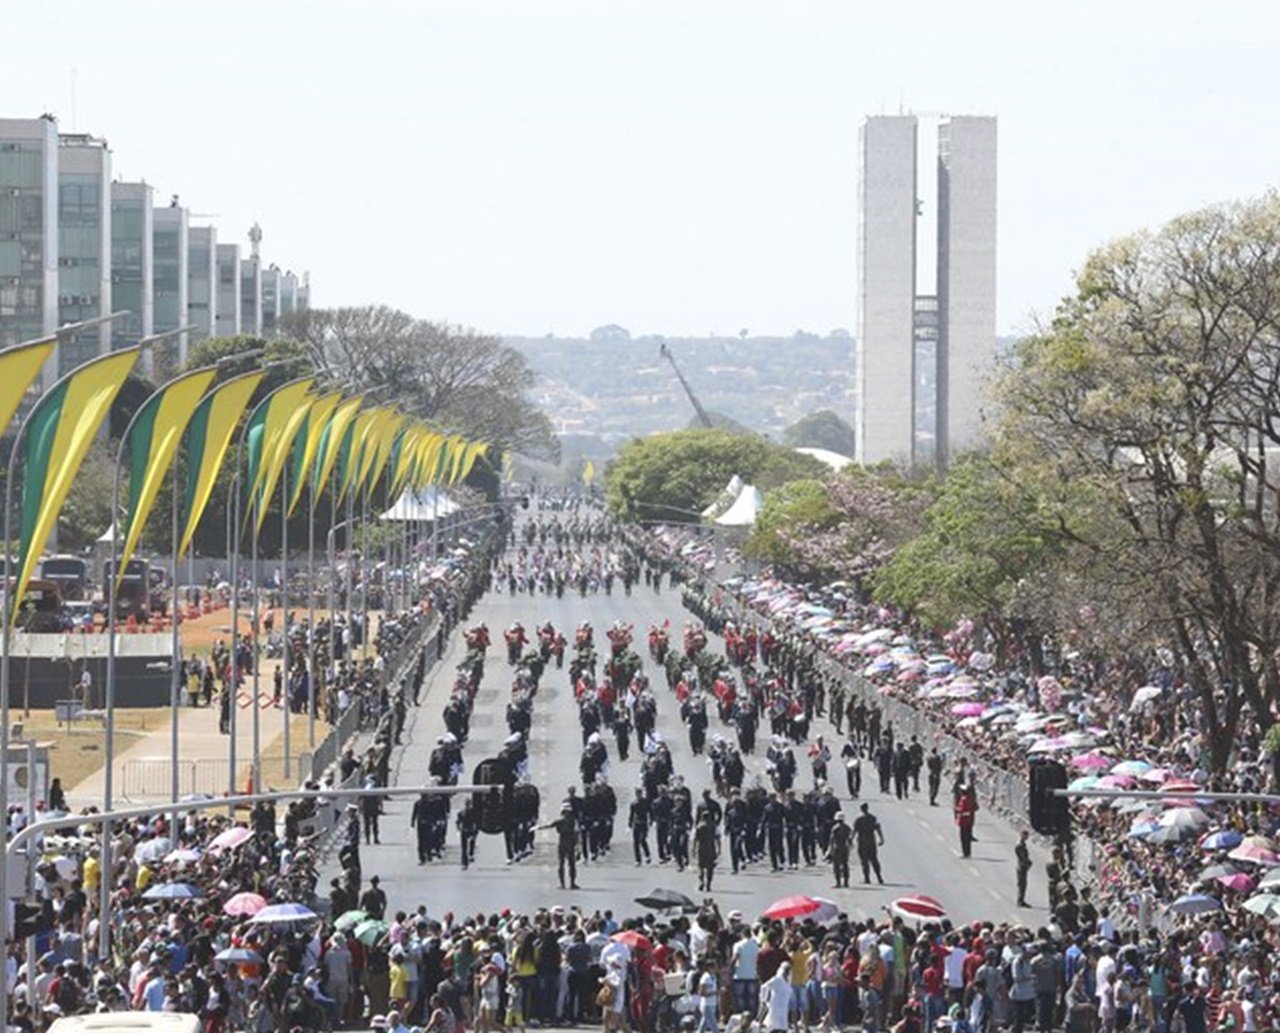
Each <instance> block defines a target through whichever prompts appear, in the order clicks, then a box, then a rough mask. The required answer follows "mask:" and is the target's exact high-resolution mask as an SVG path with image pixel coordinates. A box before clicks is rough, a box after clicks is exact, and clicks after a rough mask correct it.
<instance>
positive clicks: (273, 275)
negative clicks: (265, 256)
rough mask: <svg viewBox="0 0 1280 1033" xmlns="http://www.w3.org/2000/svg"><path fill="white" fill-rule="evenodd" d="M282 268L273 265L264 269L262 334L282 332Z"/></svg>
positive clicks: (268, 335) (273, 335) (274, 334)
mask: <svg viewBox="0 0 1280 1033" xmlns="http://www.w3.org/2000/svg"><path fill="white" fill-rule="evenodd" d="M280 276H281V274H280V270H279V268H278V267H276V266H274V265H271V266H268V267H267V268H266V269H263V270H262V336H263V337H275V336H276V334H278V333H279V332H280Z"/></svg>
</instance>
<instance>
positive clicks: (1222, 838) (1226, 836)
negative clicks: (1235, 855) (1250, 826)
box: [1200, 829, 1244, 850]
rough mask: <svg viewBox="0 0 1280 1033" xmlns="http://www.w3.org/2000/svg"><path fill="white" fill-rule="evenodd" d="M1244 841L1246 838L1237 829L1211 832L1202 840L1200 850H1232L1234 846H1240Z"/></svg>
mask: <svg viewBox="0 0 1280 1033" xmlns="http://www.w3.org/2000/svg"><path fill="white" fill-rule="evenodd" d="M1243 839H1244V836H1242V835H1241V834H1240V833H1239V832H1237V831H1236V830H1235V829H1219V830H1218V831H1217V832H1210V833H1209V834H1208V835H1207V836H1205V837H1204V839H1202V840H1200V849H1201V850H1230V849H1231V848H1232V847H1234V846H1239V845H1240V842H1241V840H1243Z"/></svg>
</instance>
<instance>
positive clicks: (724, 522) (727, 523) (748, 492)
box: [716, 484, 764, 527]
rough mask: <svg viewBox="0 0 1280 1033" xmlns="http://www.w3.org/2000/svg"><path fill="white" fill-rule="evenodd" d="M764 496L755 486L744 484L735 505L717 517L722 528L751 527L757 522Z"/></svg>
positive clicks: (734, 501) (734, 502) (717, 521)
mask: <svg viewBox="0 0 1280 1033" xmlns="http://www.w3.org/2000/svg"><path fill="white" fill-rule="evenodd" d="M763 505H764V496H763V495H761V494H760V490H759V489H758V488H757V487H756V486H755V485H754V484H744V485H743V486H742V490H741V491H740V492H738V497H737V498H736V499H734V500H733V505H732V506H730V507H729V508H728V509H726V510H725V511H724V512H723V513H721V514H720V515H719V516H718V517H716V523H717V524H719V525H720V526H721V527H750V526H751V525H752V524H754V523H755V522H756V516H757V515H759V513H760V507H761V506H763Z"/></svg>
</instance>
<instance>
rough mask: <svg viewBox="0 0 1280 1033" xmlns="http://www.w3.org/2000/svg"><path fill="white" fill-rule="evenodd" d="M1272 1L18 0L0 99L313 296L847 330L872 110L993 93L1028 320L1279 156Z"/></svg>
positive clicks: (1003, 315)
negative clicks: (1127, 241) (1112, 241)
mask: <svg viewBox="0 0 1280 1033" xmlns="http://www.w3.org/2000/svg"><path fill="white" fill-rule="evenodd" d="M1278 29H1280V8H1278V7H1276V5H1275V4H1274V3H1267V2H1244V3H1235V4H1231V5H1226V6H1219V5H1213V4H1205V3H1203V2H1199V3H1190V2H1184V0H1172V2H1162V3H1155V2H1131V0H1119V2H1117V0H1109V2H1105V3H1103V2H1095V0H1072V2H1070V3H1058V4H1055V5H1052V6H1051V5H1049V4H1027V3H981V2H973V3H967V4H957V3H955V2H954V0H949V2H942V3H932V2H930V3H906V2H903V3H896V4H886V3H875V2H871V0H866V2H855V0H844V2H835V0H812V2H804V0H790V2H781V0H780V2H776V3H762V2H754V0H724V2H721V0H675V2H669V0H644V2H611V0H578V2H574V0H503V2H498V0H492V2H485V0H456V2H430V0H404V2H390V0H362V2H354V0H311V2H306V0H272V2H270V3H260V2H253V0H224V2H222V3H218V4H209V3H196V2H187V0H178V2H175V0H165V2H143V0H111V2H102V0H81V2H74V3H73V2H65V0H6V2H5V4H4V9H3V14H2V15H0V55H2V57H0V114H3V115H5V116H9V117H27V116H35V115H38V114H40V113H41V112H43V111H52V112H54V113H55V114H57V115H58V116H59V118H60V123H61V126H62V128H63V130H64V131H71V130H75V131H79V132H92V133H95V134H99V135H103V136H106V137H107V139H108V140H109V141H110V143H111V146H112V149H113V151H114V162H115V169H116V173H117V175H118V176H120V177H123V178H139V177H142V178H145V179H146V180H147V181H148V182H150V183H152V184H154V185H155V186H156V189H157V198H158V199H159V200H160V201H161V202H165V201H167V199H168V196H169V195H170V194H171V193H178V194H180V195H181V197H182V201H183V203H184V204H186V205H188V206H189V207H191V208H192V210H193V211H196V212H208V213H218V218H216V219H215V220H213V221H214V222H216V223H217V225H218V228H219V234H220V236H221V238H222V239H223V240H226V239H227V238H228V237H234V239H236V240H240V241H242V242H243V241H244V238H245V232H246V230H247V229H248V227H249V225H250V224H251V223H252V222H253V221H254V220H258V221H259V222H261V224H262V227H263V231H264V241H263V253H264V257H265V259H266V260H267V261H275V262H278V263H279V264H280V265H282V266H285V267H289V268H293V269H295V270H301V269H309V270H310V271H311V273H312V276H313V281H314V300H315V303H316V304H318V305H326V306H327V305H338V304H358V303H364V302H386V303H388V304H392V305H395V306H398V307H401V308H404V309H406V310H408V311H411V312H414V313H415V314H418V315H422V316H427V317H431V318H436V319H447V320H450V321H453V322H459V323H466V324H470V325H473V326H476V327H478V328H480V329H483V330H488V331H495V332H508V333H527V334H542V333H546V332H555V333H557V334H560V335H571V334H576V333H585V332H586V331H588V330H590V329H591V328H592V327H594V326H597V325H600V324H602V323H608V322H616V323H620V324H622V325H623V326H626V327H628V328H629V329H630V330H631V331H632V332H633V333H644V332H654V333H670V334H678V333H690V334H702V333H709V332H719V333H736V332H737V330H738V329H739V328H740V327H745V328H748V329H750V330H751V331H752V332H754V333H790V332H791V331H793V330H795V329H797V328H800V327H803V328H805V329H808V330H812V331H817V332H825V331H827V330H829V329H831V328H832V327H836V326H844V327H847V328H849V329H851V330H852V329H853V328H854V325H855V311H854V305H855V293H854V251H855V240H854V235H855V231H856V225H857V222H856V219H857V213H856V208H855V184H856V179H857V128H858V124H859V122H860V120H861V118H862V117H863V116H864V115H866V114H877V113H890V114H892V113H896V112H897V111H898V110H899V109H900V108H905V109H907V110H915V111H918V112H947V113H954V114H995V115H998V116H999V118H1000V129H999V133H1000V165H999V176H1000V186H999V206H1000V208H999V217H1000V229H999V313H998V320H997V326H998V329H999V330H1000V332H1001V333H1009V332H1016V331H1019V330H1025V329H1027V328H1028V327H1029V326H1030V320H1031V318H1032V316H1033V314H1039V315H1041V316H1044V315H1047V314H1048V313H1050V312H1051V311H1052V309H1053V306H1054V304H1055V303H1056V301H1057V299H1058V298H1059V297H1061V296H1062V295H1063V294H1065V293H1067V292H1068V291H1069V289H1070V286H1071V275H1072V270H1074V269H1076V268H1078V267H1079V265H1080V264H1081V262H1082V260H1083V257H1084V256H1085V254H1086V253H1087V252H1088V251H1089V250H1090V249H1091V248H1092V247H1094V246H1096V245H1098V244H1100V243H1101V242H1103V241H1105V240H1107V239H1109V238H1111V237H1114V236H1116V235H1119V234H1121V233H1125V232H1128V231H1130V230H1133V229H1137V228H1142V227H1154V226H1156V225H1158V224H1159V223H1161V222H1163V221H1164V220H1166V219H1167V218H1169V217H1171V216H1173V215H1176V214H1178V213H1180V212H1183V211H1187V210H1190V209H1193V208H1196V207H1198V206H1200V205H1203V204H1206V203H1212V202H1217V201H1223V200H1231V199H1237V198H1243V197H1247V196H1252V195H1256V194H1259V193H1261V192H1263V191H1264V190H1266V189H1268V188H1269V187H1270V186H1271V185H1272V184H1274V183H1275V182H1276V180H1277V178H1280V133H1277V132H1276V127H1277V115H1276V108H1275V100H1276V91H1275V85H1274V80H1273V78H1272V76H1273V75H1274V69H1275V66H1276V61H1277V59H1276V54H1275V45H1276V42H1277V38H1278V35H1280V34H1278V32H1277V30H1278ZM73 83H74V86H73ZM73 95H74V98H75V100H74V119H73V101H72V98H73ZM927 144H929V145H931V144H932V140H922V151H921V153H922V158H923V156H924V154H925V153H926V151H925V149H924V147H925V145H927ZM929 200H930V202H931V200H932V199H931V198H930V199H929Z"/></svg>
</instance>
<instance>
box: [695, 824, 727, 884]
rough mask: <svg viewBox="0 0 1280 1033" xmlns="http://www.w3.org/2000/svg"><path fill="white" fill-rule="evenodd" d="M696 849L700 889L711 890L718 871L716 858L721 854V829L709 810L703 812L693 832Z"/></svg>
mask: <svg viewBox="0 0 1280 1033" xmlns="http://www.w3.org/2000/svg"><path fill="white" fill-rule="evenodd" d="M693 845H694V851H695V853H696V854H697V858H698V889H700V890H702V891H703V892H706V893H710V892H711V879H712V877H713V876H714V875H715V873H716V859H717V858H718V857H719V856H720V830H719V829H718V828H716V825H715V822H713V821H712V820H711V814H710V813H709V812H705V811H704V812H702V813H701V814H700V816H699V818H698V826H697V829H696V830H695V831H694V834H693Z"/></svg>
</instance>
